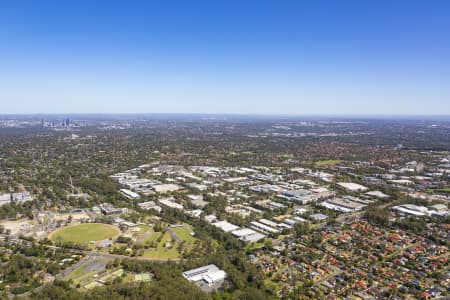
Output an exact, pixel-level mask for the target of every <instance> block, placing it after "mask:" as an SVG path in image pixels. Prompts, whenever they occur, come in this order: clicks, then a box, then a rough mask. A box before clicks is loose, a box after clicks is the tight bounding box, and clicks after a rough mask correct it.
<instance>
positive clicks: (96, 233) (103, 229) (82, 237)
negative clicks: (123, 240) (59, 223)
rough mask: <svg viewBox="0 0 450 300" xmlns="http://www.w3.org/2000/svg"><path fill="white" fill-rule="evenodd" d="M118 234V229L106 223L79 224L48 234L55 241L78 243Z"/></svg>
mask: <svg viewBox="0 0 450 300" xmlns="http://www.w3.org/2000/svg"><path fill="white" fill-rule="evenodd" d="M119 234H120V230H119V229H118V228H117V227H115V226H112V225H108V224H98V223H95V224H79V225H72V226H67V227H62V228H59V229H56V230H55V231H53V232H52V233H50V235H49V239H51V240H52V241H55V242H73V243H78V244H85V243H89V242H90V241H101V240H105V239H109V238H113V237H115V236H117V235H119Z"/></svg>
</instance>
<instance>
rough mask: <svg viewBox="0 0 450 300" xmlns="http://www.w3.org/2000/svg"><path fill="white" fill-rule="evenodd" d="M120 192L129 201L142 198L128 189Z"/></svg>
mask: <svg viewBox="0 0 450 300" xmlns="http://www.w3.org/2000/svg"><path fill="white" fill-rule="evenodd" d="M120 192H121V193H122V194H123V195H124V196H125V197H127V198H128V199H139V198H140V197H141V196H139V194H138V193H135V192H133V191H130V190H127V189H121V190H120Z"/></svg>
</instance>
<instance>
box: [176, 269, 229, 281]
mask: <svg viewBox="0 0 450 300" xmlns="http://www.w3.org/2000/svg"><path fill="white" fill-rule="evenodd" d="M183 277H184V278H186V279H187V280H189V281H192V282H199V281H203V282H205V283H206V284H208V285H213V284H215V283H219V282H222V281H224V280H225V279H226V278H227V273H225V271H223V270H220V269H219V268H218V267H217V266H216V265H207V266H204V267H200V268H197V269H193V270H189V271H186V272H183Z"/></svg>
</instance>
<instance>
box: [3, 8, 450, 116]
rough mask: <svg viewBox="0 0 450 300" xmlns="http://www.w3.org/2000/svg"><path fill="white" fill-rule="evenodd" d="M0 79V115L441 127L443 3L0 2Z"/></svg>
mask: <svg viewBox="0 0 450 300" xmlns="http://www.w3.org/2000/svg"><path fill="white" fill-rule="evenodd" d="M94 2H95V3H94ZM0 66H1V67H0V99H1V102H0V103H1V109H0V114H14V113H25V114H27V113H218V114H224V113H239V114H271V115H272V114H286V115H339V114H344V115H359V114H362V115H450V3H449V2H448V1H437V0H436V1H403V0H399V1H384V0H383V1H372V2H368V1H356V0H353V1H345V2H343V1H321V0H319V1H253V0H249V1H240V2H230V1H221V0H219V1H195V2H193V1H171V2H169V1H152V2H151V3H148V2H147V1H74V2H65V1H49V0H43V1H29V2H26V1H9V0H7V1H2V2H1V3H0Z"/></svg>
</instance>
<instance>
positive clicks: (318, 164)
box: [314, 159, 342, 167]
mask: <svg viewBox="0 0 450 300" xmlns="http://www.w3.org/2000/svg"><path fill="white" fill-rule="evenodd" d="M340 162H342V160H339V159H328V160H319V161H316V162H315V163H314V164H315V165H316V167H324V166H332V165H336V164H338V163H340Z"/></svg>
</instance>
